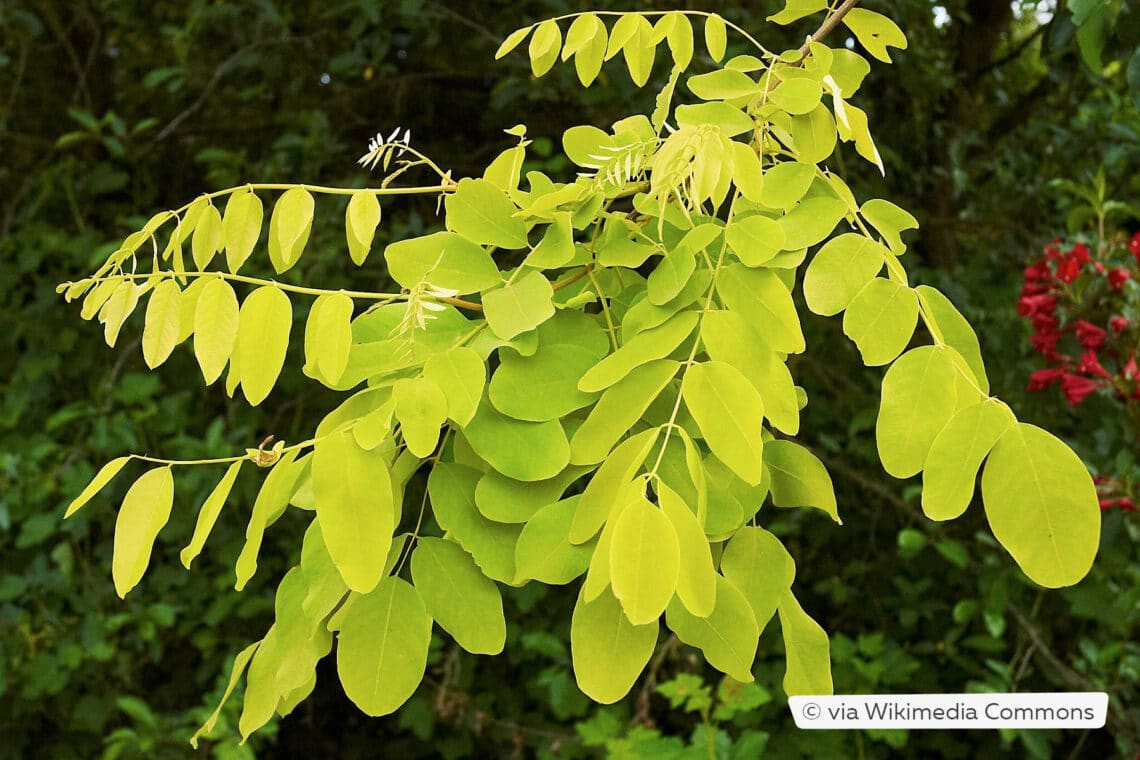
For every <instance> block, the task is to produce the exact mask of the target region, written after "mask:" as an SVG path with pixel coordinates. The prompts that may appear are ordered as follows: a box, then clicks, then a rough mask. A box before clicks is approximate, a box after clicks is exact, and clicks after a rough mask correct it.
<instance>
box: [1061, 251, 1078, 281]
mask: <svg viewBox="0 0 1140 760" xmlns="http://www.w3.org/2000/svg"><path fill="white" fill-rule="evenodd" d="M1080 273H1081V265H1080V264H1078V263H1077V260H1076V259H1073V258H1069V257H1068V256H1066V257H1065V258H1063V259H1061V260H1060V261H1058V262H1057V279H1058V280H1060V281H1061V282H1063V283H1065V284H1070V283H1072V282H1073V280H1075V279H1077V275H1079V274H1080Z"/></svg>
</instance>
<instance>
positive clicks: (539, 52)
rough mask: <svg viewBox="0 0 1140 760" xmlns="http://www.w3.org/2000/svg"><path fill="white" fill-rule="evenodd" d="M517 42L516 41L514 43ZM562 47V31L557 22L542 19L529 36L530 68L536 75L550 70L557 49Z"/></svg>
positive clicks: (555, 59)
mask: <svg viewBox="0 0 1140 760" xmlns="http://www.w3.org/2000/svg"><path fill="white" fill-rule="evenodd" d="M516 44H517V43H516ZM561 48H562V31H561V30H560V29H559V28H558V22H557V21H555V20H553V19H547V20H546V21H543V22H542V23H541V24H539V25H538V27H537V28H536V29H535V30H534V36H533V37H531V38H530V46H529V49H528V52H529V53H530V70H531V71H532V72H533V73H534V75H535V76H536V77H540V76H542V75H543V74H545V73H546V72H548V71H550V67H551V66H553V65H554V62H555V61H557V60H558V51H559V50H560V49H561Z"/></svg>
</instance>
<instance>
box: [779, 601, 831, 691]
mask: <svg viewBox="0 0 1140 760" xmlns="http://www.w3.org/2000/svg"><path fill="white" fill-rule="evenodd" d="M779 611H780V628H781V630H782V631H783V634H784V656H785V657H786V658H787V670H786V671H785V673H784V693H785V694H787V695H788V696H789V697H794V696H799V695H803V694H810V695H824V694H831V693H832V692H834V691H835V687H834V686H833V685H832V683H831V645H830V643H829V642H828V640H827V632H826V631H824V630H823V628H821V627H820V625H819V623H817V622H815V621H814V620H812V619H811V617H809V616H808V614H807V613H806V612H804V610H803V607H801V606H800V603H799V601H798V600H797V599H796V597H795V595H794V594H792V592H791V589H789V590H787V591H785V592H784V595H783V597H781V599H780V604H779Z"/></svg>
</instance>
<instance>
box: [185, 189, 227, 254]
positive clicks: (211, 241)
mask: <svg viewBox="0 0 1140 760" xmlns="http://www.w3.org/2000/svg"><path fill="white" fill-rule="evenodd" d="M224 232H225V230H224V229H223V226H222V215H221V214H220V213H218V209H216V208H215V207H214V204H212V203H211V204H209V205H208V206H206V208H204V209H203V210H202V215H201V216H200V217H199V218H198V224H197V225H196V226H195V227H194V237H193V238H191V242H190V253H191V255H192V257H193V258H194V266H196V267H198V270H199V271H204V270H205V269H206V267H208V266H209V265H210V262H211V261H213V260H214V254H215V253H217V252H218V249H219V248H221V247H222V242H223V234H224Z"/></svg>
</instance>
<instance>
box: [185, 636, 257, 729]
mask: <svg viewBox="0 0 1140 760" xmlns="http://www.w3.org/2000/svg"><path fill="white" fill-rule="evenodd" d="M259 646H261V642H260V641H255V642H253V643H252V644H250V645H249V646H247V647H246V648H245V649H243V650H241V651H240V652H238V654H237V656H236V657H234V664H233V667H231V668H230V680H229V682H228V683H227V684H226V690H225V691H224V692H223V693H222V699H221V701H219V702H218V706H217V707H216V708H214V711H213V712H212V713H210V717H209V718H207V719H206V722H205V723H203V724H202V725H201V727H200V728H199V729H198V730H197V731H195V732H194V735H193V736H191V737H190V746H191V747H193V748H194V749H198V739H199V738H200V737H202V736H207V735H209V734H210V732H211V731H213V730H214V726H216V725H217V723H218V717H219V716H220V715H221V714H222V708H223V707H225V705H226V702H228V701H229V699H230V695H231V694H233V693H234V689H236V688H237V684H238V681H240V680H241V676H242V674H243V673H244V672H245V668H246V666H247V665H249V661H250V659H251V658H252V657H253V655H254V653H255V652H256V651H257V648H258V647H259Z"/></svg>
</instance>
